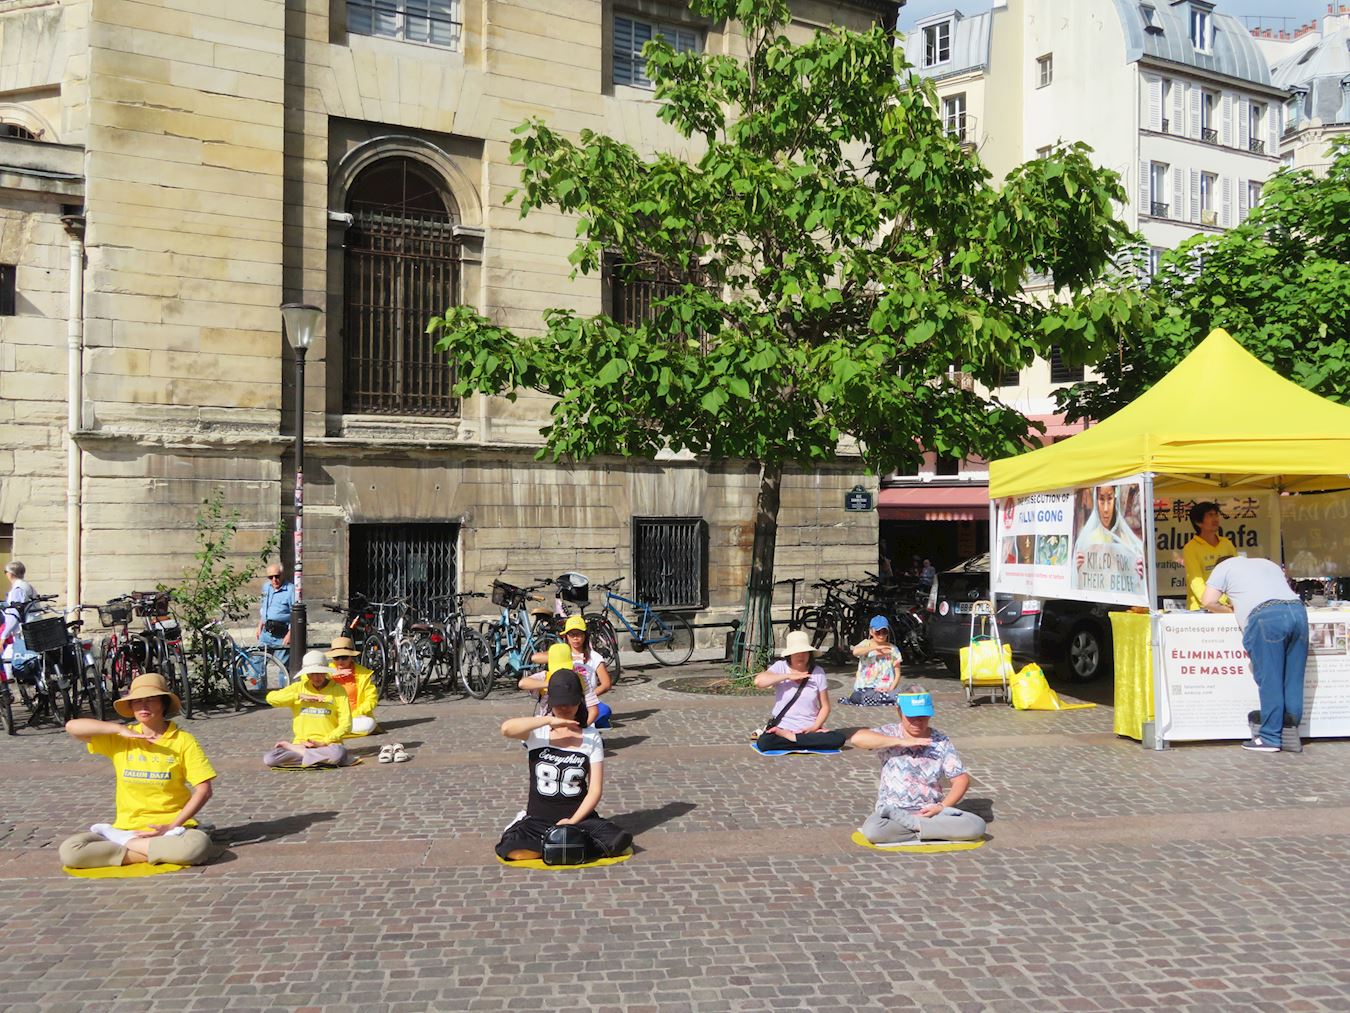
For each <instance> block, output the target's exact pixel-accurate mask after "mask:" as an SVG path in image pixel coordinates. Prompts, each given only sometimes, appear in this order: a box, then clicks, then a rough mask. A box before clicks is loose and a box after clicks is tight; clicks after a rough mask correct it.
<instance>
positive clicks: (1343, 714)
mask: <svg viewBox="0 0 1350 1013" xmlns="http://www.w3.org/2000/svg"><path fill="white" fill-rule="evenodd" d="M1348 631H1350V611H1344V612H1342V611H1330V610H1319V609H1314V610H1309V613H1308V662H1307V666H1306V668H1305V670H1304V672H1305V674H1304V683H1303V722H1302V724H1301V725H1300V728H1301V730H1302V733H1303V735H1305V736H1308V737H1313V738H1320V737H1324V736H1344V735H1350V632H1348ZM1158 632H1159V650H1160V651H1161V652H1162V653H1161V660H1162V666H1161V667H1162V681H1163V685H1162V694H1161V697H1160V702H1159V707H1158V721H1159V727H1160V729H1161V730H1162V734H1163V736H1164V738H1166V739H1168V740H1170V741H1180V740H1187V739H1192V740H1194V739H1245V738H1246V737H1247V736H1248V735H1249V734H1250V731H1249V729H1248V727H1247V713H1248V711H1252V710H1256V709H1257V708H1259V706H1260V701H1259V698H1258V695H1257V691H1256V681H1255V680H1254V679H1253V678H1252V675H1251V665H1250V663H1249V661H1248V659H1247V652H1246V651H1245V650H1244V649H1243V647H1242V634H1241V632H1240V631H1239V630H1238V626H1237V623H1236V622H1235V621H1234V619H1233V617H1232V616H1231V615H1210V614H1208V613H1198V612H1190V613H1186V612H1177V613H1164V614H1163V615H1162V617H1161V618H1160V619H1159V620H1158Z"/></svg>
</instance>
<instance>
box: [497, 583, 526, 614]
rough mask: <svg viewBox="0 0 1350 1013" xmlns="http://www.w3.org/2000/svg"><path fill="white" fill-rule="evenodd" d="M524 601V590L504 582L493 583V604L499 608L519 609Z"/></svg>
mask: <svg viewBox="0 0 1350 1013" xmlns="http://www.w3.org/2000/svg"><path fill="white" fill-rule="evenodd" d="M524 601H525V590H524V588H519V587H516V586H515V585H514V584H508V583H506V582H505V581H503V580H494V581H493V582H492V604H494V605H496V606H498V607H499V608H518V607H519V606H520V605H521V604H522V603H523V602H524Z"/></svg>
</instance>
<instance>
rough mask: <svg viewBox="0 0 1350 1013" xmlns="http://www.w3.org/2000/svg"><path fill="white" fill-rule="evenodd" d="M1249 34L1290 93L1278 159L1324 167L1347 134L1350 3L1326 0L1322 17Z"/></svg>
mask: <svg viewBox="0 0 1350 1013" xmlns="http://www.w3.org/2000/svg"><path fill="white" fill-rule="evenodd" d="M1252 37H1253V38H1254V39H1255V40H1256V44H1257V45H1258V46H1259V47H1260V48H1261V52H1262V53H1263V54H1264V55H1265V57H1266V59H1267V60H1268V61H1269V62H1270V75H1271V78H1272V80H1274V82H1275V84H1276V85H1278V86H1279V87H1280V88H1283V89H1285V91H1286V92H1287V94H1288V97H1287V98H1286V99H1285V103H1284V133H1283V134H1282V135H1281V137H1280V158H1281V160H1282V161H1283V162H1284V164H1285V165H1288V166H1292V167H1294V168H1298V169H1313V170H1316V171H1320V172H1325V171H1326V168H1327V166H1328V165H1329V164H1330V157H1329V155H1328V152H1329V151H1330V150H1331V147H1332V145H1333V144H1335V143H1336V142H1337V141H1342V140H1345V139H1346V138H1347V137H1350V3H1346V2H1345V0H1336V2H1335V3H1329V4H1327V12H1326V14H1325V15H1324V16H1323V17H1322V18H1320V19H1314V20H1312V21H1310V22H1308V23H1307V24H1305V25H1300V26H1298V27H1297V28H1296V29H1294V30H1293V31H1289V30H1287V29H1285V28H1280V29H1277V30H1272V29H1269V28H1256V29H1254V30H1253V31H1252Z"/></svg>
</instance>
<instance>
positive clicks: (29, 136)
mask: <svg viewBox="0 0 1350 1013" xmlns="http://www.w3.org/2000/svg"><path fill="white" fill-rule="evenodd" d="M0 137H17V138H18V139H19V140H21V141H36V140H37V139H38V135H37V134H35V133H33V131H31V130H29V129H28V128H27V127H25V126H23V125H21V124H18V123H0Z"/></svg>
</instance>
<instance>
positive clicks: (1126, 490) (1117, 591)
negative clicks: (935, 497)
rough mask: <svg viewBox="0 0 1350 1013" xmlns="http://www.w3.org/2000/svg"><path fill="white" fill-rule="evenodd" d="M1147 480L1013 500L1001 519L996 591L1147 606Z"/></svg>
mask: <svg viewBox="0 0 1350 1013" xmlns="http://www.w3.org/2000/svg"><path fill="white" fill-rule="evenodd" d="M1143 506H1144V482H1143V479H1142V478H1135V479H1126V480H1124V481H1120V482H1109V483H1104V484H1102V485H1096V486H1088V487H1086V488H1083V489H1068V490H1062V491H1059V492H1047V493H1037V494H1035V495H1032V496H1025V497H1020V498H1008V499H1003V500H1000V501H999V502H998V504H997V510H996V516H995V542H994V546H995V552H994V582H995V589H996V590H998V591H1003V592H1006V593H1010V594H1022V595H1030V596H1035V597H1046V598H1074V599H1078V600H1082V601H1100V602H1106V603H1109V604H1116V605H1147V604H1148V603H1149V602H1148V590H1147V585H1146V584H1145V581H1144V567H1145V564H1146V559H1147V553H1146V551H1145V545H1144V510H1143Z"/></svg>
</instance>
